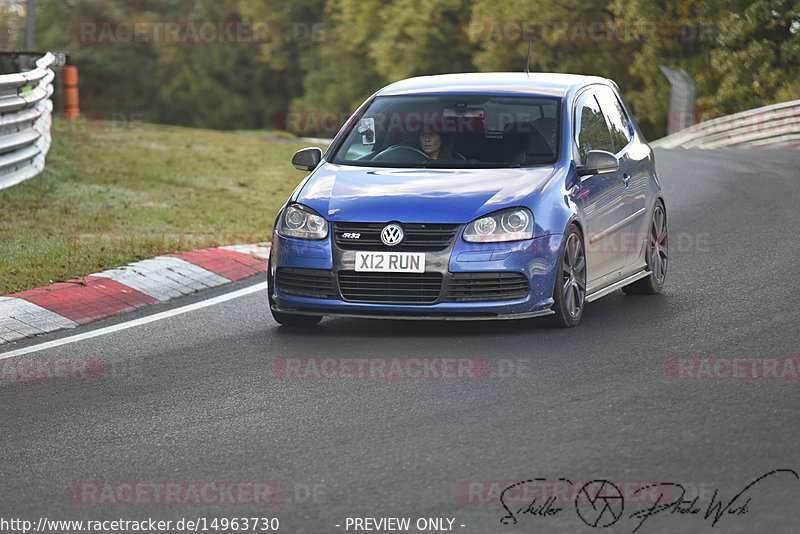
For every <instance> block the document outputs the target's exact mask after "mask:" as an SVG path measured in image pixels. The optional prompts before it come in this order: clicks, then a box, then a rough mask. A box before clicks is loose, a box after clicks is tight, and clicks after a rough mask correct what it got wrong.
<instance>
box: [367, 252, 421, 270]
mask: <svg viewBox="0 0 800 534" xmlns="http://www.w3.org/2000/svg"><path fill="white" fill-rule="evenodd" d="M356 271H357V272H360V273H424V272H425V254H424V253H420V252H356Z"/></svg>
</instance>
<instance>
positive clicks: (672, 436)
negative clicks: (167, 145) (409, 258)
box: [0, 150, 800, 534]
mask: <svg viewBox="0 0 800 534" xmlns="http://www.w3.org/2000/svg"><path fill="white" fill-rule="evenodd" d="M657 158H658V168H659V172H660V176H661V179H662V182H663V186H664V190H665V194H666V199H667V210H668V214H669V225H670V234H671V263H670V268H669V275H668V281H667V288H666V290H665V292H664V293H663V294H662V295H660V296H655V297H628V296H624V295H623V294H622V293H621V292H617V293H614V294H612V295H610V296H608V297H606V298H603V299H601V300H600V301H597V302H594V303H591V304H590V305H588V307H587V309H586V312H585V314H584V317H583V322H582V324H581V325H580V326H579V327H578V328H577V329H570V330H552V329H548V328H545V327H543V326H542V325H541V324H540V323H538V322H501V323H460V324H454V323H438V322H435V323H428V322H425V323H420V322H384V321H366V320H353V319H327V320H325V321H324V322H323V323H322V324H321V326H320V327H319V328H318V329H317V330H314V331H311V332H305V333H300V332H296V331H291V330H286V329H284V328H279V327H277V325H276V324H275V323H274V322H273V321H272V319H271V318H270V316H269V313H268V311H267V307H266V299H265V295H264V294H263V293H262V292H258V293H254V294H251V295H248V296H244V297H240V298H237V299H235V300H230V301H228V302H225V303H222V304H219V305H215V306H211V307H206V308H203V309H200V310H196V311H192V312H189V313H185V314H182V315H178V316H175V317H172V318H168V319H164V320H160V321H156V322H152V323H149V324H147V325H143V326H138V327H135V328H130V329H127V330H122V331H119V332H116V333H112V334H107V335H103V336H99V337H95V338H92V339H88V340H84V341H79V342H75V343H70V344H66V345H63V346H60V347H56V348H51V349H47V350H43V351H40V352H36V353H33V354H32V355H30V356H31V357H32V356H36V357H47V358H58V359H61V360H63V361H74V360H80V359H84V360H83V361H89V360H91V361H92V362H97V360H99V361H100V362H102V366H103V367H102V372H101V373H99V376H97V377H90V379H85V380H69V379H60V380H53V379H50V380H29V381H24V382H20V381H12V380H2V379H0V424H2V428H3V438H2V449H1V450H2V459H1V460H0V497H2V498H1V499H0V518H6V519H9V518H23V519H27V520H31V521H34V522H36V521H37V520H38V518H39V517H46V518H48V519H98V520H99V519H118V518H122V519H144V518H148V517H152V518H154V519H161V520H173V521H174V520H177V519H180V518H181V517H185V518H193V519H197V518H198V517H205V518H208V521H209V522H210V521H211V519H212V518H215V517H216V518H231V517H245V516H247V517H255V516H258V517H277V518H278V519H279V520H280V530H279V531H282V532H289V533H295V532H297V533H306V532H308V533H327V532H331V533H336V532H346V531H347V530H345V528H346V518H347V517H410V518H412V525H413V524H414V523H413V522H414V521H416V519H417V518H428V517H446V518H454V519H455V521H454V523H453V530H455V531H456V532H463V533H480V534H487V533H495V532H498V533H501V532H512V533H516V532H548V533H549V532H592V531H596V530H597V529H595V528H591V527H589V526H587V524H586V523H585V522H584V520H582V519H581V517H582V516H583V517H584V519H588V520H589V522H591V521H592V520H593V519H592V518H594V520H596V519H597V518H598V517H599V518H600V522H599V524H598V526H602V524H604V523H605V522H608V521H609V518H611V517H613V514H612V513H611V512H615V513H616V512H618V511H619V508H618V504H619V503H620V502H621V501H619V500H618V499H617V500H614V499H612V498H609V499H607V500H605V501H604V500H602V499H600V500H598V501H597V502H596V503H595V504H596V507H595V508H594V509H593V508H592V507H591V504H589V503H587V502H586V501H585V500H582V499H580V498H579V499H578V503H579V504H578V505H576V504H575V501H574V499H573V497H574V494H572V493H568V492H563V491H562V493H560V494H559V497H558V498H557V499H556V500H555V501H551V504H550V506H549V509H550V512H549V514H550V515H545V513H546V512H545V511H544V510H540V513H539V515H535V514H521V513H517V510H518V509H519V508H526V507H527V506H528V505H529V504H530V501H531V500H532V499H531V495H532V494H525V495H522V494H520V493H519V492H517V493H514V491H513V490H510V491H509V493H507V494H506V497H507V499H508V500H509V502H510V503H511V504H510V505H509V508H510V509H511V510H512V511H513V512H514V518H515V519H516V521H517V523H516V524H513V520H509V519H507V522H510V523H512V524H508V525H504V524H502V523H501V519H502V518H503V517H505V516H507V513H506V511H505V509H504V508H503V507H502V506H501V504H500V503H499V502H498V496H499V491H500V490H502V489H503V488H504V487H506V486H508V485H509V484H512V483H513V482H515V481H524V480H529V479H534V478H545V479H547V480H548V481H551V482H554V481H557V479H559V478H563V479H568V480H569V481H570V483H571V484H572V485H571V486H565V485H564V484H567V483H566V482H562V485H561V486H557V485H554V484H553V483H551V482H541V483H540V484H539V485H538V486H537V487H538V488H539V489H541V490H542V491H543V493H542V495H544V496H545V497H542V498H540V499H539V500H537V505H544V504H545V500H546V496H548V495H549V494H550V493H549V491H556V490H555V489H554V488H558V487H561V488H562V490H563V488H566V487H569V488H575V489H577V488H579V487H581V486H582V485H583V484H584V483H585V482H588V481H592V480H608V481H612V482H614V483H615V485H616V486H617V487H619V488H621V489H622V491H623V493H626V499H625V501H624V502H625V505H624V512H623V513H622V515H621V517H620V518H619V519H618V520H617V521H616V522H615V523H614V524H613V525H611V526H610V527H608V528H603V529H602V531H603V532H612V533H616V532H633V531H634V529H635V528H636V527H637V525H639V522H640V521H641V520H642V517H641V515H639V516H637V515H634V514H636V512H637V511H639V513H641V511H642V510H644V509H647V508H648V507H650V506H652V505H653V503H654V502H655V500H656V499H657V497H652V495H663V496H664V497H663V499H662V501H661V502H660V504H664V503H669V502H673V501H674V500H675V495H677V489H676V488H677V487H676V486H664V485H662V486H658V487H657V488H655V489H651V492H653V491H657V492H658V493H657V494H656V493H650V494H648V495H651V497H647V498H645V497H644V496H643V494H642V493H639V494H636V495H631V494H630V492H631V491H632V490H631V488H634V487H638V486H637V484H645V485H646V484H649V483H659V482H663V483H666V482H671V483H680V484H681V485H682V486H683V487H684V488H685V489H686V491H687V493H686V499H687V500H691V499H693V497H694V496H695V495H697V496H698V497H699V499H698V500H697V501H696V502H695V503H694V506H695V507H696V508H698V509H699V510H700V513H696V514H691V513H677V512H676V510H675V508H674V507H673V508H671V509H667V510H665V511H664V512H662V513H660V514H657V515H655V516H652V517H649V518H646V519H645V522H644V523H643V524H642V525H641V527H640V528H639V530H638V532H642V533H649V532H661V533H680V532H725V533H738V532H742V533H744V532H747V533H752V532H765V533H766V532H769V533H778V532H798V531H800V526H798V525H800V480H798V479H797V478H795V476H794V475H793V474H792V473H789V472H779V473H775V474H773V475H770V476H768V477H766V478H765V479H763V480H762V481H760V482H758V483H757V484H756V485H755V486H753V487H751V488H750V489H749V490H747V491H746V492H745V493H744V494H743V496H742V497H740V498H739V499H738V500H736V501H734V502H733V503H732V504H731V506H730V509H731V510H732V511H738V512H740V513H738V514H733V513H726V514H724V517H722V518H721V519H720V520H719V522H718V523H717V525H716V526H715V527H712V519H713V518H709V519H705V518H704V515H705V512H706V510H707V509H708V506H709V504H710V503H711V502H712V500H714V499H715V497H713V494H714V490H715V489H718V490H719V492H718V493H717V496H716V500H717V501H719V500H722V502H723V505H727V504H728V502H729V501H730V500H731V499H733V498H734V497H735V496H736V495H737V494H739V493H740V492H741V490H743V489H744V488H745V486H747V485H748V484H749V483H750V482H752V481H754V480H756V479H757V478H758V477H760V476H761V475H765V474H767V473H768V472H770V471H772V470H775V469H793V470H794V471H796V472H798V473H800V447H798V443H800V417H799V416H798V407H800V381H798V380H796V379H794V380H793V379H773V378H769V377H767V378H762V379H715V378H706V379H686V378H676V377H675V376H674V374H670V372H669V369H670V367H669V362H670V360H671V359H673V358H681V357H683V358H686V357H698V358H709V357H716V358H740V357H746V358H768V359H772V358H778V357H793V358H798V357H800V333H799V332H798V327H800V312H798V305H797V297H796V292H797V290H798V289H800V284H798V283H797V279H796V276H797V274H796V268H797V265H798V258H800V245H799V244H798V239H797V238H796V237H795V230H796V229H797V228H798V226H800V215H798V209H797V199H798V198H800V179H799V178H800V177H798V163H799V162H800V154H799V153H798V152H796V151H783V150H760V151H759V150H727V151H685V150H672V151H664V150H662V151H658V152H657ZM262 281H263V280H260V279H259V280H255V279H250V280H247V281H243V282H240V283H237V284H232V285H231V286H228V287H225V288H220V289H217V290H212V291H209V292H206V293H203V294H202V295H194V296H191V297H186V298H184V299H181V300H178V301H173V302H172V303H169V304H167V305H158V306H154V307H152V308H149V309H147V310H145V311H142V312H140V313H133V314H128V315H125V316H123V317H117V318H114V319H111V320H108V321H104V322H102V323H100V324H97V325H92V326H91V327H87V328H83V329H81V331H89V330H91V329H95V328H101V327H105V326H108V325H112V324H118V323H122V322H125V321H129V320H130V319H132V318H136V317H141V316H145V315H149V314H152V313H156V312H158V311H163V310H165V309H171V308H177V307H180V306H184V305H186V304H187V303H190V302H196V301H199V300H202V299H205V298H207V297H208V296H209V295H219V294H223V293H225V292H228V291H231V290H232V289H238V288H243V287H246V286H248V285H251V284H254V283H258V282H262ZM75 333H76V332H75V331H71V332H62V333H59V334H55V335H49V336H43V337H42V338H37V339H35V340H29V341H27V342H25V343H22V344H17V345H15V346H13V347H6V348H4V351H6V352H7V351H8V350H12V349H17V348H19V347H25V346H32V345H36V344H39V343H41V342H43V341H45V340H52V339H58V338H63V337H68V336H72V335H74V334H75ZM326 356H331V357H341V358H386V357H389V358H391V357H415V358H471V359H472V360H462V361H467V362H468V363H470V364H472V363H476V362H477V363H476V365H478V367H479V368H480V369H484V370H485V368H481V367H480V366H481V365H484V364H485V365H487V366H488V368H489V372H488V375H487V376H485V377H479V378H476V379H463V380H461V379H450V378H431V379H405V380H394V379H385V380H371V379H365V380H351V379H339V380H312V379H309V380H295V379H286V378H281V377H279V376H276V371H275V369H276V367H275V366H276V364H277V365H278V366H280V365H283V364H282V363H281V362H285V360H281V359H282V358H290V359H297V358H307V357H313V358H316V357H326ZM0 357H2V354H1V353H0ZM95 358H96V360H95ZM87 359H88V360H87ZM291 361H296V360H291ZM673 361H674V360H673ZM682 361H685V360H682ZM725 361H730V360H725ZM784 363H785V362H784ZM480 369H479V370H480ZM782 369H783V371H782V372H783V373H784V375H786V373H789V376H790V374H791V373H790V372H791V368H789V371H787V370H786V368H785V367H784V368H782ZM721 372H722V371H720V373H721ZM477 375H480V376H482V373H477ZM477 375H476V376H477ZM714 376H720V375H719V374H717V375H714ZM145 482H158V483H175V484H177V485H178V486H175V487H178V488H180V489H179V490H178V491H179V493H178V494H177V495H179V497H175V498H179V499H182V500H183V501H186V502H183V503H173V502H164V501H165V500H166V498H165V497H164V495H161V496H160V497H155V496H154V494H153V492H154V491H155V490H153V489H151V490H149V491H150V494H147V493H146V492H145V491H144V490H141V488H142V487H144V486H143V484H142V483H145ZM218 482H256V483H270V484H272V485H271V486H269V487H270V488H271V490H272V491H273V493H271V494H270V495H271V497H270V499H271V500H273V501H275V502H271V503H262V504H259V505H254V504H247V503H240V504H228V503H227V502H226V503H224V504H219V503H211V504H196V502H197V501H196V499H197V495H196V494H192V491H194V490H193V489H192V488H193V486H192V484H200V483H218ZM119 483H130V484H134V483H140V484H139V486H137V487H138V488H139V489H140V490H141V491H142V493H141V494H140V495H138V496H135V497H133V498H131V497H130V495H131V493H125V492H126V491H128V490H127V489H126V488H129V487H133V486H124V485H122V486H121V485H120V484H119ZM152 487H156V486H152ZM158 487H162V486H158ZM163 487H164V488H166V486H163ZM194 487H195V489H196V488H197V487H199V486H194ZM258 487H262V486H258ZM262 488H263V487H262ZM596 488H597V486H596V485H592V486H589V488H588V489H589V492H587V494H590V493H591V492H592V490H593V489H596ZM94 491H97V492H98V493H93V492H94ZM164 491H166V490H164ZM282 491H285V496H283V495H282V494H281V492H282ZM603 491H604V493H603V495H606V496H609V497H613V496H614V494H613V493H611V492H612V491H613V490H612V489H611V487H610V486H606V488H605V489H604V490H603ZM104 492H105V493H104ZM115 492H116V493H115ZM670 492H672V493H670ZM556 493H558V492H557V491H556ZM576 493H577V492H576ZM591 494H592V495H593V493H591ZM262 495H263V494H262ZM533 495H534V496H535V494H533ZM579 496H580V494H579ZM637 496H638V497H637ZM93 499H94V500H93ZM193 499H194V500H193ZM240 499H241V500H242V501H247V500H248V496H247V493H246V492H245V494H243V496H240ZM648 499H649V500H648ZM748 499H749V501H748ZM95 500H96V501H98V502H95ZM130 500H133V502H128V501H130ZM210 500H211V501H214V499H213V496H212V497H211V498H210ZM601 503H608V506H609V508H608V509H606V510H605V512H604V511H603V508H602V506H601ZM745 504H746V506H744V508H742V505H745ZM615 507H617V508H615ZM555 508H559V509H560V510H559V511H556V512H553V510H554V509H555ZM681 508H682V509H684V511H685V510H686V509H688V508H691V506H690V505H689V504H688V503H684V505H682V507H681ZM531 511H532V510H531ZM609 514H611V515H609ZM631 515H633V517H631ZM336 525H340V526H339V527H337V526H336ZM445 525H447V523H445ZM461 525H464V526H461ZM201 529H202V527H201ZM412 531H416V530H412ZM349 532H353V529H352V528H351V529H350V530H349Z"/></svg>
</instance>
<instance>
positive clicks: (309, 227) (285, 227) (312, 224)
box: [278, 204, 328, 239]
mask: <svg viewBox="0 0 800 534" xmlns="http://www.w3.org/2000/svg"><path fill="white" fill-rule="evenodd" d="M278 233H279V234H280V235H282V236H285V237H296V238H299V239H325V238H326V237H328V221H326V220H325V218H324V217H322V216H321V215H318V214H317V213H316V212H314V211H313V210H312V209H311V208H307V207H305V206H301V205H300V204H292V205H290V206H287V207H286V209H285V210H283V214H282V215H281V217H280V219H279V220H278Z"/></svg>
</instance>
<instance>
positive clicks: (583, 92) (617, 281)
mask: <svg viewBox="0 0 800 534" xmlns="http://www.w3.org/2000/svg"><path fill="white" fill-rule="evenodd" d="M292 163H293V165H294V166H295V167H296V168H298V169H301V170H306V171H311V173H310V174H309V175H308V177H307V178H306V179H305V180H303V181H302V182H301V183H300V184H299V185H298V186H297V188H296V189H295V191H294V192H293V193H292V195H291V197H290V199H289V200H288V202H287V203H286V204H285V205H284V206H283V208H282V209H281V211H280V213H279V214H278V217H277V220H276V222H275V229H274V233H273V235H274V238H273V243H272V252H271V258H270V264H269V271H268V282H269V283H268V285H269V290H268V291H269V303H270V307H271V311H272V314H273V316H274V318H275V320H276V321H278V322H279V323H281V324H284V325H292V326H303V325H313V324H316V323H317V322H319V320H320V319H321V317H322V316H324V315H332V316H349V317H369V318H397V319H454V320H478V319H521V318H530V317H538V316H550V320H551V321H553V323H554V324H556V325H559V326H567V327H569V326H575V325H577V324H578V322H579V321H580V319H581V315H582V313H583V310H584V306H585V304H586V303H587V302H591V301H593V300H595V299H598V298H600V297H602V296H604V295H607V294H608V293H610V292H612V291H615V290H617V289H620V288H621V289H622V290H623V291H625V292H626V293H651V294H652V293H659V292H660V291H661V290H662V288H663V286H664V281H665V277H666V272H667V216H666V209H665V204H664V199H663V196H662V192H661V187H660V185H659V182H658V178H657V176H656V171H655V161H654V157H653V151H652V149H651V148H650V146H649V145H648V144H647V143H646V142H645V140H644V138H643V137H642V134H641V132H640V131H639V128H638V126H637V125H636V122H635V120H634V119H633V116H632V115H631V112H630V110H629V109H628V107H627V106H626V105H625V103H624V102H623V100H622V98H620V95H619V92H618V90H617V86H616V85H615V84H614V83H613V82H611V81H609V80H607V79H604V78H599V77H590V76H577V75H568V74H534V73H531V74H525V73H482V74H452V75H441V76H426V77H418V78H411V79H407V80H403V81H400V82H397V83H394V84H392V85H389V86H387V87H385V88H383V89H381V90H380V91H378V92H377V93H375V94H374V95H372V96H371V97H370V98H369V99H368V100H367V101H366V102H364V104H362V105H361V107H359V109H358V110H357V111H356V112H355V114H354V115H353V116H352V117H350V119H349V120H348V121H347V123H346V124H345V125H344V127H343V128H342V129H341V131H340V132H339V133H338V134H337V136H336V137H335V139H334V140H333V142H332V144H331V145H330V147H329V148H328V150H327V152H326V153H325V154H324V156H323V154H322V152H321V151H320V150H319V149H317V148H306V149H303V150H300V151H299V152H297V153H296V154H295V156H294V158H293V159H292Z"/></svg>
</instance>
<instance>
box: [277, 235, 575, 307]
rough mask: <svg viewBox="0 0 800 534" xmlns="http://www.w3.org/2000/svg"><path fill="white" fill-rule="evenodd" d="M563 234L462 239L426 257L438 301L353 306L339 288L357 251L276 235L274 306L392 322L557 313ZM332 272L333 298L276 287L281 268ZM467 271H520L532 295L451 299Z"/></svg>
mask: <svg viewBox="0 0 800 534" xmlns="http://www.w3.org/2000/svg"><path fill="white" fill-rule="evenodd" d="M562 237H563V236H562V235H561V234H552V235H547V236H542V237H536V238H534V239H529V240H526V241H518V242H510V243H467V242H465V241H463V240H462V239H460V237H458V236H457V237H456V238H455V239H454V240H453V243H452V244H451V245H450V246H449V247H448V248H447V249H446V250H443V251H439V252H428V253H426V274H428V273H440V274H441V276H442V289H441V294H440V295H439V297H438V298H436V299H435V300H434V301H432V302H430V303H425V304H419V303H415V304H404V303H377V302H353V301H349V300H347V299H346V298H345V297H344V296H343V295H342V291H341V289H340V286H339V273H340V272H342V273H343V275H344V274H346V273H351V272H352V271H353V269H354V264H355V251H352V250H342V249H340V248H338V246H337V245H336V244H334V243H332V240H331V238H328V239H326V240H323V241H304V240H298V239H291V238H285V237H282V236H279V235H277V234H275V238H274V239H273V244H272V261H271V264H270V267H269V277H270V291H271V295H270V296H271V304H272V307H273V309H274V310H275V311H279V312H282V313H294V314H305V315H337V316H349V317H370V318H391V319H426V320H427V319H444V320H448V319H450V320H480V319H521V318H527V317H536V316H540V315H548V314H550V313H552V311H551V310H550V307H551V305H552V304H553V298H552V296H553V287H554V283H555V275H556V268H557V264H558V255H559V250H560V247H561V240H562ZM282 267H288V268H296V269H315V270H320V271H329V272H330V273H331V278H332V283H333V286H332V288H331V290H330V291H329V292H328V293H327V294H326V297H327V298H312V297H309V296H303V295H297V294H287V293H286V292H284V291H282V290H281V288H280V287H275V285H276V284H275V275H276V272H277V270H278V269H279V268H282ZM464 273H518V276H520V277H523V276H524V279H525V280H527V282H528V286H529V291H528V292H527V294H525V295H524V296H523V295H519V296H518V297H517V298H513V299H509V300H491V301H478V302H452V301H448V299H449V296H448V295H449V294H448V287H449V284H450V280H453V279H456V278H463V277H464V276H467V277H469V275H465V274H464Z"/></svg>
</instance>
